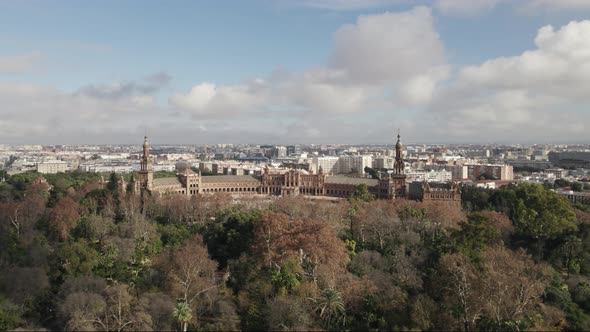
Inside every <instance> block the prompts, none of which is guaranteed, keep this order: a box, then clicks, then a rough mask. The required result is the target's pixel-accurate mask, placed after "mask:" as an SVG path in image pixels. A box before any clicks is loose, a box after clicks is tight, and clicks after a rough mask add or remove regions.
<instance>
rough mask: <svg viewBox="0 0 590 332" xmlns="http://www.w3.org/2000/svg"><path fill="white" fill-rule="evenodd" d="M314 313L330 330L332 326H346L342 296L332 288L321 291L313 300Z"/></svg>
mask: <svg viewBox="0 0 590 332" xmlns="http://www.w3.org/2000/svg"><path fill="white" fill-rule="evenodd" d="M315 305H316V312H317V313H318V315H319V316H320V318H321V319H322V321H323V322H324V324H325V325H326V327H328V328H331V327H334V326H339V325H341V326H344V325H345V324H346V316H345V315H346V309H345V306H344V301H343V300H342V295H341V294H340V293H339V292H338V291H336V290H335V289H333V288H326V289H324V290H322V292H321V294H320V296H319V297H317V298H316V299H315Z"/></svg>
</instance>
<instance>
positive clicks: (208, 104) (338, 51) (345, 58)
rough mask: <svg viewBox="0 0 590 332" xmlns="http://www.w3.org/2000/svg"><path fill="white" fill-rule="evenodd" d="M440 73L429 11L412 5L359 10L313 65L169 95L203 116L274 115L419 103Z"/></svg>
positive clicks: (444, 70)
mask: <svg viewBox="0 0 590 332" xmlns="http://www.w3.org/2000/svg"><path fill="white" fill-rule="evenodd" d="M448 73H449V70H448V65H447V64H446V57H445V51H444V46H443V44H442V42H441V40H440V37H439V35H438V33H437V32H436V30H435V28H434V24H433V17H432V12H431V10H430V9H429V8H427V7H416V8H414V9H412V10H410V11H407V12H402V13H388V12H387V13H384V14H377V15H363V16H360V17H359V18H358V19H357V21H356V22H355V23H354V24H348V25H345V26H343V27H341V28H340V29H338V30H337V31H336V32H335V33H334V42H333V49H332V52H331V55H330V56H329V58H328V60H327V61H326V63H325V64H323V65H321V66H317V67H314V68H309V69H307V70H304V71H302V72H283V73H281V74H280V75H271V77H269V78H268V79H267V80H254V81H251V82H246V83H243V84H238V85H228V86H216V85H214V84H212V83H206V82H205V83H199V84H197V85H195V86H194V87H193V88H191V90H190V91H188V92H186V93H178V94H175V95H173V96H171V97H170V99H169V102H170V104H171V105H172V106H173V107H176V108H180V109H183V110H188V111H190V112H193V113H194V114H198V115H199V116H204V117H216V116H217V117H219V116H226V115H228V114H231V115H234V116H239V115H244V114H249V113H252V112H262V111H266V112H272V114H275V115H276V114H277V110H279V111H280V110H287V113H289V112H290V113H293V112H295V113H297V114H298V116H300V117H302V116H303V117H311V116H314V117H317V116H318V114H324V113H326V114H332V115H333V114H342V113H355V112H362V111H371V110H375V109H384V108H392V107H393V106H394V105H395V104H403V105H407V104H411V105H414V104H423V103H427V102H428V101H429V100H430V98H431V96H432V93H433V92H434V90H435V87H436V85H437V84H438V83H439V82H440V81H442V80H444V79H445V78H446V77H447V76H448ZM391 95H393V96H395V97H394V98H389V97H388V96H391Z"/></svg>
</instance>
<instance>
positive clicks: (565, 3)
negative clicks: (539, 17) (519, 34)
mask: <svg viewBox="0 0 590 332" xmlns="http://www.w3.org/2000/svg"><path fill="white" fill-rule="evenodd" d="M521 9H523V10H525V11H529V12H534V11H539V10H543V11H552V10H588V9H590V1H588V0H528V1H527V2H526V3H525V4H524V5H523V6H522V8H521Z"/></svg>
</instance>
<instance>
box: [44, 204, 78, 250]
mask: <svg viewBox="0 0 590 332" xmlns="http://www.w3.org/2000/svg"><path fill="white" fill-rule="evenodd" d="M79 221H80V205H79V204H78V203H76V202H75V201H74V200H73V199H71V198H70V197H64V198H62V199H60V200H59V201H58V202H57V204H56V205H55V207H54V208H53V209H52V210H51V212H50V213H49V228H50V232H51V234H52V236H53V237H54V238H56V239H57V240H59V241H66V240H67V239H69V238H70V232H71V230H72V229H74V227H76V225H77V224H78V222H79Z"/></svg>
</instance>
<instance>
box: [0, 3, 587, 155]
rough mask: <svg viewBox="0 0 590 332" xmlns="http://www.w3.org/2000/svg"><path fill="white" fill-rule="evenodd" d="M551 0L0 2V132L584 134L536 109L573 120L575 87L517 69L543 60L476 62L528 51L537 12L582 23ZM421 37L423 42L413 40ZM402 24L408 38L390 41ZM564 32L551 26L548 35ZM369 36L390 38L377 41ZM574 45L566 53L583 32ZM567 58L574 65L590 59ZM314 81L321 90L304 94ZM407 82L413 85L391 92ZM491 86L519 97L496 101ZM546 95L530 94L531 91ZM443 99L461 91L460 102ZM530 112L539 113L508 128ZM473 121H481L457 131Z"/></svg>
mask: <svg viewBox="0 0 590 332" xmlns="http://www.w3.org/2000/svg"><path fill="white" fill-rule="evenodd" d="M478 1H479V2H478ZM473 3H476V5H475V6H474V5H473ZM558 3H559V4H556V3H555V2H553V3H552V2H549V1H546V0H520V1H517V0H515V1H507V0H472V1H468V0H432V1H427V0H424V1H409V0H408V1H404V0H365V1H357V0H341V1H338V0H317V1H311V0H309V1H308V0H299V1H295V0H276V1H272V0H257V1H256V0H253V1H238V0H233V1H228V0H223V1H219V0H218V1H145V0H144V1H120V0H119V1H100V2H98V1H97V2H90V1H0V102H2V105H3V107H2V108H1V109H0V116H2V113H4V115H6V116H5V117H4V120H0V129H3V126H6V130H3V133H0V143H2V142H6V143H21V142H22V143H41V142H51V143H78V142H80V143H118V142H119V143H134V142H135V141H136V140H137V138H136V137H135V135H137V133H139V132H142V131H143V130H145V128H149V130H150V132H153V133H154V135H155V136H156V137H158V136H159V138H160V141H161V142H162V143H201V142H202V143H215V142H233V143H238V142H252V143H265V142H270V143H273V142H274V141H277V142H276V143H310V142H318V143H329V142H340V141H342V142H344V143H357V142H358V143H381V142H386V141H389V140H391V138H390V136H391V135H390V134H389V132H391V131H392V130H393V128H397V127H402V128H406V132H408V135H407V136H409V137H408V138H409V140H410V141H412V142H432V143H435V142H442V143H444V142H496V141H497V142H501V141H515V142H532V141H544V140H545V141H547V140H553V141H566V142H567V141H571V142H574V141H584V140H586V139H587V138H589V137H588V134H586V133H585V132H586V131H585V130H584V129H585V128H584V127H583V126H582V127H581V129H580V128H579V125H578V127H576V128H578V129H577V130H573V131H572V130H571V128H567V127H564V128H555V127H553V126H550V125H551V124H552V123H551V121H549V119H550V118H551V116H553V115H555V114H557V113H556V112H563V111H564V110H566V111H571V112H572V113H571V114H573V115H575V116H576V117H579V118H578V119H574V120H577V121H576V122H582V123H583V122H584V120H586V119H587V118H586V117H585V116H586V113H587V111H584V109H586V106H587V105H588V102H587V100H586V99H585V98H582V97H580V96H578V95H571V94H569V92H568V93H563V94H561V95H560V94H554V93H547V91H548V90H547V87H537V86H536V85H537V84H536V83H535V82H533V81H530V82H529V81H527V80H534V79H535V77H538V75H539V74H544V73H530V72H528V71H527V70H528V69H526V68H528V67H527V65H526V64H524V62H523V61H524V60H523V61H520V62H519V59H513V60H514V63H515V64H514V66H522V68H524V69H523V70H524V71H523V72H522V73H521V72H520V71H519V69H518V68H517V67H514V68H512V69H511V72H512V73H514V74H515V75H522V76H523V77H521V79H518V80H517V81H518V84H519V85H518V86H514V85H510V86H503V82H491V81H487V80H488V78H487V76H486V78H485V80H484V81H485V82H483V81H482V79H483V78H482V77H483V76H481V75H484V74H485V73H484V68H483V67H482V66H483V65H484V63H486V61H494V60H497V59H501V58H503V57H504V58H506V57H518V56H520V55H521V54H522V53H523V52H526V51H534V50H536V49H537V48H538V46H537V45H536V44H535V38H536V36H537V35H538V31H539V29H540V28H542V27H544V26H548V25H551V26H553V28H554V29H555V31H559V29H560V28H561V27H563V26H565V25H567V24H568V23H569V22H572V21H573V22H575V23H576V24H577V23H580V27H581V28H580V29H581V30H580V29H574V28H572V29H571V30H572V31H573V30H576V31H578V30H580V31H582V32H581V33H586V32H588V33H590V31H586V30H585V29H586V27H585V26H584V27H582V24H581V23H583V21H584V20H585V19H587V18H588V16H589V15H590V1H580V0H563V1H559V2H558ZM418 6H420V7H418ZM385 13H390V14H392V15H389V16H387V14H385ZM384 15H385V16H384ZM362 17H365V18H366V21H367V22H366V25H363V24H362V23H360V22H361V20H362ZM379 18H383V19H381V20H380V19H379ZM371 22H374V23H371ZM375 24H382V25H383V28H381V26H380V27H377V26H376V25H375ZM346 26H348V27H353V28H355V29H356V28H358V29H357V30H358V31H360V32H359V33H358V35H357V36H356V37H351V38H353V39H352V40H349V39H347V38H349V37H350V36H351V35H354V34H355V32H354V29H348V30H347V29H343V27H346ZM363 26H364V27H365V28H366V29H367V30H366V33H365V32H363V30H362V29H364V28H363ZM408 29H414V30H408ZM416 29H422V30H420V31H417V30H416ZM406 30H407V31H406ZM338 31H341V32H340V33H339V32H338ZM569 33H570V34H572V35H573V34H575V32H569ZM425 34H426V35H425ZM422 35H425V36H426V38H425V39H426V40H428V41H429V42H430V43H431V44H428V45H423V44H424V40H421V37H420V36H422ZM405 36H417V37H416V40H415V41H412V40H406V41H404V42H405V43H406V44H399V43H397V41H399V40H402V39H404V38H405ZM568 36H569V34H568V31H564V32H563V33H562V34H556V36H555V37H554V38H564V39H568ZM582 36H585V35H583V34H582ZM588 36H590V34H589V35H588ZM338 38H340V40H342V42H341V44H338V43H337V39H338ZM380 39H383V40H385V42H384V44H387V43H390V44H387V45H389V46H391V47H389V46H388V47H389V48H386V47H384V48H381V43H380ZM580 39H584V38H580ZM355 43H356V45H360V46H362V47H366V48H367V50H365V51H363V52H359V54H354V56H351V57H348V55H347V54H349V53H354V50H351V49H347V47H348V46H346V45H355ZM400 43H401V42H400ZM577 43H578V44H575V45H574V46H575V47H573V48H572V49H571V50H570V51H572V52H573V51H575V49H579V48H580V47H581V48H583V47H584V46H585V44H584V45H582V44H579V43H584V41H583V40H580V41H577ZM398 44H399V45H398ZM338 45H340V46H338ZM360 46H359V47H360ZM372 46H375V47H376V51H375V52H376V53H378V52H388V51H391V57H390V58H391V59H392V60H391V61H390V60H389V59H388V55H387V54H383V55H382V56H380V57H376V58H372V51H371V50H370V49H368V48H370V47H372ZM398 47H402V48H403V49H407V48H413V47H416V52H422V53H424V52H429V50H433V49H434V50H435V52H434V53H436V55H435V56H433V57H432V58H425V59H421V61H419V62H418V63H417V67H416V68H413V67H412V64H411V63H408V61H410V62H411V56H410V57H404V58H402V59H401V60H400V61H399V62H396V61H395V59H396V56H397V53H396V52H397V50H399V49H401V48H398ZM439 51H440V52H439ZM547 52H548V53H551V51H547ZM345 53H347V54H345ZM438 53H440V54H438ZM551 54H553V53H551ZM367 55H368V57H369V58H364V56H367ZM421 57H422V55H421ZM543 58H547V57H545V56H543ZM409 59H410V60H409ZM552 59H553V58H552ZM576 59H577V60H576V61H578V60H580V59H578V58H576ZM375 61H377V62H378V61H383V63H382V64H380V65H382V66H383V67H382V68H383V71H384V72H387V70H388V69H387V68H392V67H395V66H397V64H398V63H399V65H400V68H397V69H396V68H394V69H392V71H391V72H390V73H389V74H388V75H385V76H383V77H381V76H379V75H377V76H379V77H376V76H375V75H374V74H375V72H373V75H372V76H371V75H369V74H367V75H365V74H363V70H364V68H365V67H366V66H365V65H364V64H365V62H366V64H367V65H370V64H371V62H375ZM561 61H573V60H571V59H570V58H568V56H564V58H563V59H561ZM581 61H582V62H580V63H579V65H582V66H584V65H585V64H586V62H585V61H588V62H590V58H589V59H586V58H583V59H581ZM3 64H4V65H3ZM378 64H379V63H378ZM470 66H471V67H474V68H476V69H477V68H479V72H478V74H477V75H479V76H477V77H476V78H473V77H471V76H470V77H469V80H472V81H471V84H470V83H469V82H465V77H466V76H465V75H463V72H464V70H466V68H469V67H470ZM403 67H412V68H413V69H412V71H411V72H409V71H406V70H404V68H403ZM380 68H381V67H376V69H377V70H379V71H380V70H381V69H380ZM515 68H516V69H515ZM525 69H526V70H525ZM541 71H542V70H541ZM498 72H501V70H500V69H498ZM154 75H158V76H157V77H159V78H160V79H159V80H152V78H153V77H155V76H154ZM342 75H344V76H342ZM527 75H528V76H527ZM547 75H549V74H547ZM556 75H557V74H556ZM559 75H563V77H562V76H551V75H549V76H548V78H546V79H547V80H548V82H547V86H549V85H551V83H552V82H555V81H556V80H558V79H559V80H572V81H571V82H572V83H575V84H576V85H579V84H580V82H578V81H577V79H578V78H572V77H570V76H571V75H569V74H559ZM336 76H337V77H336ZM341 76H342V77H341ZM335 77H336V78H335ZM162 78H163V79H162ZM495 79H500V80H501V78H495ZM473 80H475V82H476V83H477V84H473V82H474V81H473ZM490 80H491V79H490ZM156 81H157V82H156ZM408 82H410V83H411V84H410V83H408ZM412 82H414V83H412ZM586 83H587V82H585V81H584V82H583V84H586ZM478 84H479V85H481V86H476V87H473V86H474V85H478ZM467 86H469V89H467ZM498 86H501V88H498ZM146 87H147V88H146ZM490 87H493V89H494V91H490V89H491V88H490ZM589 87H590V86H589ZM324 88H325V89H329V90H325V91H324V92H323V93H321V95H316V91H321V89H324ZM476 88H477V90H476V91H472V90H470V89H476ZM11 89H13V90H11ZM308 89H309V91H308ZM312 89H314V90H312ZM408 89H413V90H412V91H409V90H408ZM25 90H26V91H25ZM98 90H100V93H98V92H97V91H98ZM115 90H116V91H115ZM14 91H16V93H15V92H14ZM23 91H25V92H23ZM299 91H304V92H305V93H301V94H300V93H298V92H299ZM424 91H426V92H424ZM3 93H4V94H3ZM405 93H409V94H411V95H410V96H409V97H408V96H406V97H403V98H402V97H400V96H401V95H403V94H405ZM424 93H425V94H426V95H424ZM417 94H419V95H417ZM480 94H481V98H479V99H477V100H468V99H473V98H472V96H474V95H480ZM115 95H116V98H114V97H113V96H115ZM457 95H459V96H464V97H465V99H461V98H460V97H457ZM505 96H510V98H508V99H510V100H511V99H514V100H515V103H517V104H516V105H504V103H503V102H502V103H501V104H498V100H499V98H500V99H501V100H505V99H504V97H505ZM545 97H546V98H548V99H549V100H548V101H546V102H545V103H543V104H542V105H534V104H532V103H533V100H538V99H543V98H545ZM203 98H205V100H204V101H203ZM327 98H332V99H331V100H326V99H327ZM347 98H350V99H347ZM457 98H459V99H460V100H462V101H463V100H465V103H461V105H458V104H457V103H456V100H457ZM525 99H526V100H525ZM529 99H530V100H529ZM32 100H35V101H37V102H35V103H32V102H31V101H32ZM338 100H342V104H341V105H340V104H338V103H337V101H338ZM572 100H574V101H572ZM468 101H469V102H468ZM31 104H35V105H31ZM244 105H245V107H244V109H241V108H242V106H244ZM351 105H353V106H354V107H352V106H351ZM441 105H446V109H440V108H441ZM547 105H553V106H550V107H548V106H547ZM511 107H516V110H517V113H518V114H517V115H516V116H515V122H514V123H508V122H507V121H506V120H505V117H507V116H508V114H510V112H511V110H512V108H511ZM349 108H350V109H349ZM458 108H461V110H460V112H459V113H457V112H455V113H446V112H450V111H452V110H456V109H458ZM339 109H342V110H343V111H341V112H340V111H339ZM541 109H542V112H541ZM477 112H480V113H477ZM476 113H477V114H476ZM19 114H20V115H22V114H27V116H26V117H20V118H19V116H18V115H19ZM482 114H483V115H482ZM37 115H39V116H37ZM508 117H510V116H508ZM539 117H540V118H541V120H544V123H538V124H532V125H531V127H533V128H531V130H528V131H525V132H523V131H519V130H517V129H518V128H522V126H523V124H525V123H528V122H527V120H528V121H532V120H538V119H539ZM463 118H467V120H466V121H465V123H462V124H460V125H459V124H458V122H460V121H462V120H461V119H463ZM32 119H38V120H37V123H35V120H32ZM109 119H110V120H114V119H116V121H117V122H118V124H117V125H113V124H112V123H109ZM435 120H436V121H435ZM31 121H33V122H34V123H33V124H32V125H31ZM469 121H471V122H469ZM477 121H481V122H477ZM479 124H481V125H482V126H483V127H489V130H483V131H482V130H480V131H474V130H470V128H472V127H473V126H477V125H479ZM56 127H57V128H59V130H57V132H55V129H56ZM141 128H144V129H143V130H142V129H141ZM335 128H338V129H335ZM445 128H446V129H447V130H444V129H445ZM52 129H53V131H52ZM418 130H422V131H424V130H427V132H428V133H427V134H424V132H422V133H420V134H419V133H418V132H417V131H418ZM549 130H550V131H554V133H555V137H554V138H553V137H548V136H547V131H549ZM449 131H452V132H453V133H452V134H449ZM105 133H108V134H107V135H104V134H105ZM498 134H500V135H498Z"/></svg>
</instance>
